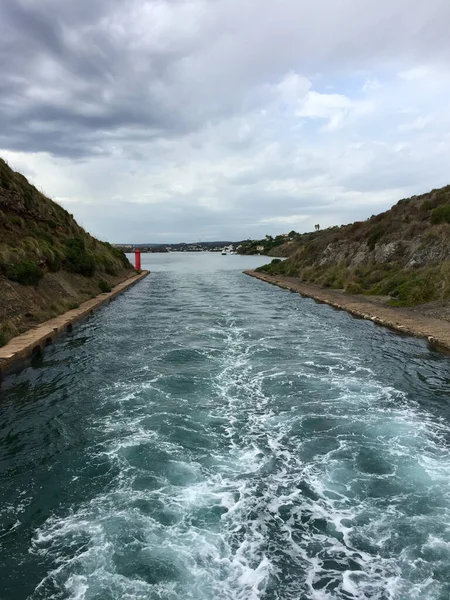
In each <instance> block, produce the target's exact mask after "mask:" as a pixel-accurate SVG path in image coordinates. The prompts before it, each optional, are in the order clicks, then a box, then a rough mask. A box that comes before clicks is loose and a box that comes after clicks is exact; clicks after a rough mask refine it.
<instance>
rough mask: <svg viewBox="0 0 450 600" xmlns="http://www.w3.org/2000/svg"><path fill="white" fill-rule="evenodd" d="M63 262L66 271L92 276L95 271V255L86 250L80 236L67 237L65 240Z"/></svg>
mask: <svg viewBox="0 0 450 600" xmlns="http://www.w3.org/2000/svg"><path fill="white" fill-rule="evenodd" d="M65 247H66V252H65V264H66V268H67V270H68V271H73V273H79V274H80V275H84V276H85V277H92V275H93V274H94V273H95V255H94V253H92V252H88V251H87V250H86V246H85V243H84V240H83V239H82V238H69V239H68V240H66V242H65Z"/></svg>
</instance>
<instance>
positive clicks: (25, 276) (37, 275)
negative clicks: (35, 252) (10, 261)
mask: <svg viewBox="0 0 450 600" xmlns="http://www.w3.org/2000/svg"><path fill="white" fill-rule="evenodd" d="M43 276H44V271H43V270H42V269H41V268H40V267H39V266H38V264H37V263H35V262H33V261H32V260H24V261H23V262H21V263H18V264H16V265H12V266H11V267H10V268H9V272H8V279H11V280H12V281H17V282H18V283H20V284H22V285H36V284H37V283H38V282H39V280H40V279H42V277H43Z"/></svg>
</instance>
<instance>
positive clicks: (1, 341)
mask: <svg viewBox="0 0 450 600" xmlns="http://www.w3.org/2000/svg"><path fill="white" fill-rule="evenodd" d="M7 343H8V337H7V336H6V333H4V332H3V331H0V348H1V347H2V346H6V344H7Z"/></svg>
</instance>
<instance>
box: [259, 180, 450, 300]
mask: <svg viewBox="0 0 450 600" xmlns="http://www.w3.org/2000/svg"><path fill="white" fill-rule="evenodd" d="M289 250H290V256H289V258H288V259H287V260H285V261H283V262H274V261H272V262H271V263H270V264H268V265H264V266H262V267H260V268H259V269H257V270H258V271H262V272H266V273H268V274H269V275H277V274H280V275H288V276H294V277H298V278H299V279H300V280H302V281H304V282H306V283H314V284H317V285H320V286H323V287H329V288H336V289H342V290H344V291H345V292H346V293H348V294H365V295H378V296H384V297H386V301H387V302H388V303H389V304H391V305H393V306H414V305H417V304H423V303H426V302H430V301H434V300H447V299H450V186H447V187H445V188H442V189H440V190H433V191H432V192H430V193H429V194H424V195H422V196H414V197H412V198H410V199H404V200H400V202H398V203H397V204H396V205H395V206H393V207H392V208H391V209H390V210H388V211H386V212H384V213H381V214H379V215H374V216H372V217H371V218H370V219H367V220H366V221H361V222H356V223H352V224H350V225H344V226H336V227H330V228H328V229H325V230H322V231H314V232H310V233H305V234H296V236H295V239H294V240H293V242H292V244H291V246H290V249H289Z"/></svg>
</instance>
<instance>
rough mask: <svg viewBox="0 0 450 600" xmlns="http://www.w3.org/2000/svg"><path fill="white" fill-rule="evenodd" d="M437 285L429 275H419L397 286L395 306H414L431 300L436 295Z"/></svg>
mask: <svg viewBox="0 0 450 600" xmlns="http://www.w3.org/2000/svg"><path fill="white" fill-rule="evenodd" d="M435 291H436V290H435V286H434V283H433V282H432V281H431V280H430V278H429V277H417V278H416V279H413V280H412V281H406V282H405V283H403V284H402V285H400V286H399V287H398V288H397V292H396V299H395V300H394V301H393V302H391V304H393V305H394V306H414V305H415V304H423V303H424V302H429V301H430V300H432V299H433V298H434V296H435Z"/></svg>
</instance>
